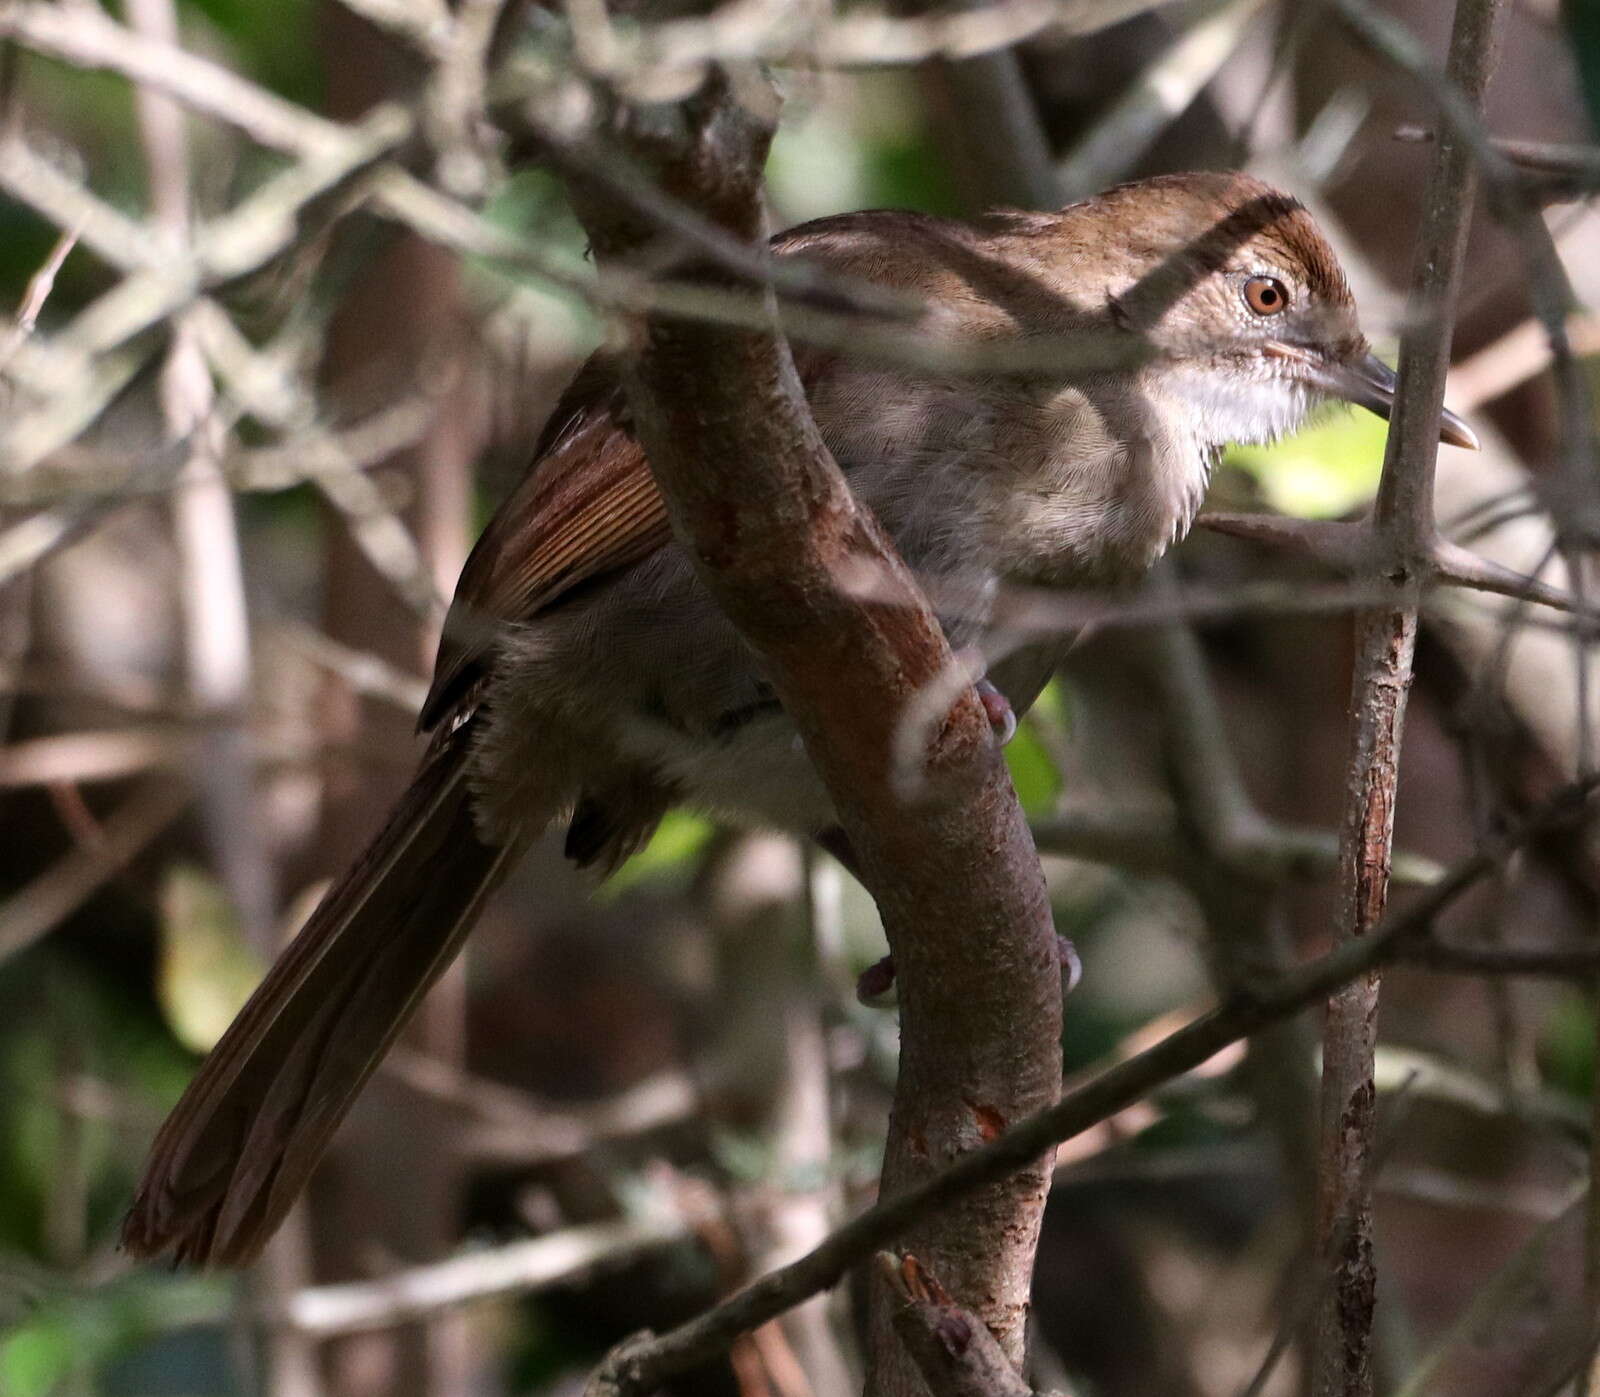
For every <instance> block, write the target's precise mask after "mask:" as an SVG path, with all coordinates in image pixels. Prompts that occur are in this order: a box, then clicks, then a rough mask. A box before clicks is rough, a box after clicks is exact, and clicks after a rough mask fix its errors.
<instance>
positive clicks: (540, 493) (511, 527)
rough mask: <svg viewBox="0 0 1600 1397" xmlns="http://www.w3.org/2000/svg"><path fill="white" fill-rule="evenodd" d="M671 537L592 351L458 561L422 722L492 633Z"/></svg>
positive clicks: (467, 687) (443, 704) (478, 672)
mask: <svg viewBox="0 0 1600 1397" xmlns="http://www.w3.org/2000/svg"><path fill="white" fill-rule="evenodd" d="M669 537H670V531H669V530H668V527H667V511H666V506H665V505H664V504H663V503H662V499H661V496H660V494H659V493H658V492H657V490H656V486H655V481H654V480H653V479H652V478H651V475H650V468H649V466H648V465H647V464H646V462H645V456H644V450H643V448H642V447H641V446H640V445H639V443H638V441H637V440H635V438H634V436H633V432H632V430H631V428H630V426H629V423H628V418H627V409H626V404H625V402H624V400H623V395H622V390H621V388H620V387H619V386H618V384H617V379H616V375H615V372H614V368H613V366H612V365H611V364H610V363H609V362H607V361H606V359H604V358H603V357H602V356H599V355H596V356H595V357H594V358H592V359H591V360H590V361H589V362H588V363H587V364H586V365H585V366H584V368H583V371H582V372H581V373H579V375H578V377H577V378H576V379H575V380H574V381H573V383H572V385H571V386H570V387H569V388H568V389H567V391H566V393H564V394H563V395H562V398H561V401H560V403H559V404H558V405H557V407H556V410H555V413H554V414H553V415H552V416H551V418H550V421H549V424H548V425H547V426H546V427H545V431H544V436H543V438H542V440H541V441H540V443H539V446H538V448H537V449H536V451H535V453H534V459H533V464H532V466H531V467H530V469H529V471H528V473H527V475H525V476H524V477H523V479H522V481H521V483H520V484H519V485H518V486H517V487H516V489H515V490H513V491H512V492H511V494H510V496H509V497H508V498H507V499H506V500H505V502H504V503H503V504H502V505H501V506H500V508H499V509H498V510H497V511H496V512H495V515H494V518H493V519H491V520H490V521H489V526H488V527H487V528H486V529H485V530H484V531H483V535H482V536H481V537H480V538H479V539H478V542H477V545H476V546H475V547H474V548H473V550H472V553H471V555H470V556H469V557H468V559H467V564H466V567H465V568H463V569H462V572H461V580H460V582H459V583H458V584H457V585H456V594H455V598H454V600H452V602H451V603H450V612H449V615H448V616H447V617H446V618H445V625H444V638H443V639H442V640H441V641H440V644H439V658H438V661H437V662H436V664H435V665H434V675H433V687H432V688H431V689H430V690H429V692H428V698H427V702H426V703H424V704H423V707H422V714H421V716H420V718H419V720H418V726H419V727H420V728H422V729H423V730H427V729H431V728H433V727H436V726H437V725H438V724H439V723H440V722H441V721H443V720H444V719H445V717H446V716H447V715H448V714H450V713H451V712H452V711H453V710H454V709H455V707H456V705H457V704H458V703H459V702H460V701H461V699H462V698H463V697H464V696H465V695H467V694H468V693H469V692H471V690H472V689H473V688H474V687H475V686H476V685H477V683H478V681H479V679H481V678H482V677H483V675H484V673H485V670H486V667H487V664H488V661H489V657H490V653H491V647H492V644H493V640H494V635H495V632H496V630H497V629H498V627H499V626H501V625H502V624H504V623H505V622H507V621H527V620H531V619H532V618H533V617H535V616H537V615H538V614H539V613H540V612H541V611H544V610H546V609H548V608H549V607H550V606H551V605H553V604H554V603H555V602H557V601H558V600H559V599H560V598H561V597H563V596H564V595H566V594H567V593H569V592H570V591H571V590H572V589H573V588H574V587H577V586H578V585H579V584H581V583H583V582H586V581H589V580H591V579H593V578H596V577H600V576H602V575H604V574H606V573H609V572H615V571H617V570H619V569H621V568H625V567H627V566H628V565H629V564H631V563H635V562H638V561H639V559H641V558H644V557H646V556H648V555H649V554H650V553H653V552H654V551H655V550H656V549H657V548H659V547H661V545H662V544H664V543H665V542H666V541H667V539H668V538H669Z"/></svg>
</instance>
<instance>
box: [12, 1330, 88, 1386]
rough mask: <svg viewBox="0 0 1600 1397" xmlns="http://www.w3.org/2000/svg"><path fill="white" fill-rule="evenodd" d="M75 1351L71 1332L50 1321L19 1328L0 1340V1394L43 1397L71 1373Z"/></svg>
mask: <svg viewBox="0 0 1600 1397" xmlns="http://www.w3.org/2000/svg"><path fill="white" fill-rule="evenodd" d="M76 1348H77V1346H76V1345H75V1344H74V1342H73V1338H72V1334H71V1333H70V1331H69V1330H68V1329H67V1328H66V1326H65V1325H63V1324H60V1323H59V1322H56V1321H55V1320H53V1319H44V1320H39V1321H36V1322H34V1323H30V1324H23V1325H19V1326H18V1327H17V1328H16V1329H13V1330H12V1331H11V1333H10V1334H8V1335H6V1337H5V1338H4V1339H0V1393H4V1394H5V1397H44V1394H46V1393H48V1392H52V1391H54V1390H55V1388H56V1387H57V1386H58V1385H59V1384H60V1383H62V1382H63V1381H65V1379H66V1377H67V1375H68V1374H69V1373H70V1372H71V1371H72V1365H73V1362H74V1359H75V1357H76Z"/></svg>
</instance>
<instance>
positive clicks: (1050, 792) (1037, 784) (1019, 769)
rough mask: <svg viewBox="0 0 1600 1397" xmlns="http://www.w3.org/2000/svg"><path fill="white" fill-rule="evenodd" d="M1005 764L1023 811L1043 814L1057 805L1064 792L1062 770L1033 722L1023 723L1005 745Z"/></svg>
mask: <svg viewBox="0 0 1600 1397" xmlns="http://www.w3.org/2000/svg"><path fill="white" fill-rule="evenodd" d="M1006 765H1007V766H1008V767H1009V768H1010V769H1011V784H1012V785H1013V786H1015V787H1016V790H1017V799H1018V800H1019V801H1021V802H1022V809H1023V811H1024V813H1026V814H1028V815H1030V816H1032V815H1044V814H1047V813H1048V812H1049V811H1051V810H1053V809H1054V808H1055V804H1056V797H1057V796H1059V795H1060V794H1061V773H1060V772H1059V771H1058V770H1056V764H1055V762H1054V761H1053V760H1051V757H1050V753H1049V750H1048V749H1047V748H1046V747H1045V745H1044V743H1042V742H1041V741H1039V734H1038V733H1037V732H1035V731H1034V728H1033V725H1032V724H1031V723H1028V722H1024V723H1023V724H1022V726H1021V727H1019V728H1018V729H1017V735H1016V736H1015V737H1013V738H1012V739H1011V741H1010V742H1008V743H1007V744H1006Z"/></svg>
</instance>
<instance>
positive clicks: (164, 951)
mask: <svg viewBox="0 0 1600 1397" xmlns="http://www.w3.org/2000/svg"><path fill="white" fill-rule="evenodd" d="M260 979H261V963H260V961H259V960H257V958H256V956H255V953H254V952H253V951H252V950H251V949H250V947H249V946H248V945H246V944H245V940H244V937H243V935H242V934H241V932H240V929H239V923H238V919H237V918H236V917H235V915H234V911H233V907H232V904H231V903H230V902H229V901H228V896H227V894H226V893H225V892H224V891H223V890H222V888H221V886H220V885H219V884H218V883H217V882H216V881H215V880H214V879H212V878H210V877H208V876H207V875H206V874H204V873H202V872H201V871H200V870H199V869H197V868H193V867H190V866H187V865H183V864H178V865H174V866H173V867H172V868H171V869H169V870H168V872H167V876H166V878H165V880H164V881H163V883H162V886H161V968H160V973H159V976H158V978H157V983H156V992H157V995H158V997H159V999H160V1001H161V1008H162V1010H163V1012H164V1013H165V1014H166V1016H167V1022H168V1023H169V1024H170V1025H171V1026H172V1032H173V1034H174V1035H175V1036H176V1037H177V1039H178V1041H179V1042H181V1043H182V1044H183V1045H184V1046H185V1047H187V1048H192V1049H194V1051H196V1052H208V1051H210V1049H211V1048H213V1047H214V1046H215V1045H216V1042H217V1039H219V1038H221V1037H222V1034H223V1030H224V1029H226V1028H227V1026H228V1025H229V1024H230V1023H232V1022H233V1017H234V1015H235V1014H237V1013H238V1012H239V1010H240V1009H242V1008H243V1007H244V1002H245V1000H246V999H248V998H249V997H250V991H251V990H253V989H254V988H255V987H256V984H257V982H258V981H259V980H260Z"/></svg>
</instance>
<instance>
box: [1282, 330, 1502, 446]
mask: <svg viewBox="0 0 1600 1397" xmlns="http://www.w3.org/2000/svg"><path fill="white" fill-rule="evenodd" d="M1269 352H1272V353H1275V354H1276V355H1277V356H1278V357H1279V358H1283V359H1294V360H1296V361H1297V362H1299V363H1301V364H1303V365H1304V366H1305V368H1306V369H1307V370H1308V373H1307V375H1306V376H1307V378H1308V379H1309V380H1310V381H1311V382H1312V383H1313V384H1315V385H1316V386H1317V387H1318V388H1320V389H1322V391H1323V392H1324V393H1328V394H1330V395H1331V396H1333V397H1335V398H1342V399H1343V400H1344V401H1345V402H1347V403H1354V404H1355V405H1356V406H1357V407H1364V408H1366V409H1367V411H1368V412H1375V413H1377V414H1378V416H1379V417H1381V418H1383V419H1384V420H1385V421H1388V419H1389V416H1390V414H1391V413H1393V412H1394V390H1395V376H1394V370H1393V369H1391V368H1390V367H1389V366H1388V365H1387V364H1385V363H1384V362H1383V360H1382V359H1380V358H1378V356H1377V355H1375V354H1366V355H1363V356H1362V357H1361V358H1360V359H1356V360H1328V359H1323V358H1321V357H1320V356H1318V355H1315V354H1313V353H1311V352H1310V351H1308V350H1306V349H1303V348H1301V346H1299V345H1292V344H1283V343H1276V344H1273V345H1272V346H1270V347H1269ZM1439 440H1440V441H1442V442H1445V443H1446V444H1447V445H1450V446H1462V447H1465V448H1466V449H1467V450H1468V451H1476V450H1478V446H1479V443H1478V434H1477V433H1476V432H1474V431H1473V430H1472V428H1471V427H1469V426H1467V424H1466V423H1465V422H1463V421H1462V420H1461V419H1460V418H1459V417H1457V416H1456V415H1455V413H1453V412H1451V411H1450V409H1449V408H1445V409H1444V410H1443V412H1442V414H1441V416H1440V418H1439Z"/></svg>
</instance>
